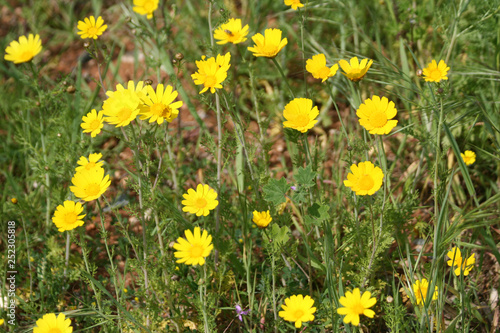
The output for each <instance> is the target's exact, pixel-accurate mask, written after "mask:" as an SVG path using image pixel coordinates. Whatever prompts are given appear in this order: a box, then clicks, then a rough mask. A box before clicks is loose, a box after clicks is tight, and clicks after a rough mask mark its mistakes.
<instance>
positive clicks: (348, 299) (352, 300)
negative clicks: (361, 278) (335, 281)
mask: <svg viewBox="0 0 500 333" xmlns="http://www.w3.org/2000/svg"><path fill="white" fill-rule="evenodd" d="M371 296H372V294H371V293H370V292H369V291H365V292H364V293H363V295H361V292H360V290H359V288H355V289H354V290H353V291H352V293H351V292H350V291H347V292H346V293H345V296H342V297H340V299H339V302H340V304H342V305H343V307H340V308H338V309H337V313H338V314H339V315H345V317H344V323H345V324H349V323H351V324H353V325H354V326H358V325H359V316H360V315H365V316H367V317H368V318H373V316H374V315H375V312H374V311H373V310H370V309H369V308H371V307H372V306H374V305H375V303H377V299H376V298H375V297H371Z"/></svg>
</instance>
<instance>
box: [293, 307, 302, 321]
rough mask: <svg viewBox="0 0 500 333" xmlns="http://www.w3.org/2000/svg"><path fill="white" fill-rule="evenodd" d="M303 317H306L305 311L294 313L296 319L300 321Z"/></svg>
mask: <svg viewBox="0 0 500 333" xmlns="http://www.w3.org/2000/svg"><path fill="white" fill-rule="evenodd" d="M303 315H304V311H302V310H301V309H299V310H297V311H295V313H294V316H295V319H300V318H302V316H303Z"/></svg>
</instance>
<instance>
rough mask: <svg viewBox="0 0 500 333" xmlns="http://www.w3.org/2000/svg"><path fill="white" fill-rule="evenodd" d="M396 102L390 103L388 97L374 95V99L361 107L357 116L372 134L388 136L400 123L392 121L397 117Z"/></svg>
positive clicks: (360, 122)
mask: <svg viewBox="0 0 500 333" xmlns="http://www.w3.org/2000/svg"><path fill="white" fill-rule="evenodd" d="M396 113H397V111H396V108H395V106H394V102H389V100H388V99H387V98H386V97H382V99H380V97H378V96H376V95H374V96H373V97H372V99H369V98H368V99H367V100H365V102H364V103H363V104H361V105H360V106H359V109H358V110H357V111H356V115H357V116H358V117H359V124H360V125H361V126H363V127H364V128H365V129H366V130H367V131H369V132H370V134H379V135H382V134H388V133H389V132H390V131H391V130H392V129H393V128H394V127H395V126H396V125H397V123H398V121H397V120H391V119H392V118H394V117H395V116H396Z"/></svg>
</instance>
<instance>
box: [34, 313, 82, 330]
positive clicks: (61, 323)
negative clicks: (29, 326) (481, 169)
mask: <svg viewBox="0 0 500 333" xmlns="http://www.w3.org/2000/svg"><path fill="white" fill-rule="evenodd" d="M54 332H57V333H71V332H73V327H72V326H71V320H70V319H66V317H65V316H64V313H60V314H59V315H58V316H57V317H56V314H55V313H48V314H46V315H44V316H43V317H42V318H41V319H38V320H37V321H36V326H35V327H34V328H33V333H54Z"/></svg>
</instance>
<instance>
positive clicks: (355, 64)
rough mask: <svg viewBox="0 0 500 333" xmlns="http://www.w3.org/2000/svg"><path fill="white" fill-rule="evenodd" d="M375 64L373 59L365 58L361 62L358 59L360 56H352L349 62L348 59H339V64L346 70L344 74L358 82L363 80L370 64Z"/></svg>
mask: <svg viewBox="0 0 500 333" xmlns="http://www.w3.org/2000/svg"><path fill="white" fill-rule="evenodd" d="M372 64H373V60H371V59H370V61H368V59H363V60H361V63H360V62H359V60H358V57H354V58H351V60H349V62H347V61H346V60H344V59H342V60H340V61H339V65H340V67H341V68H342V70H343V71H344V73H342V74H344V75H345V76H346V77H347V78H348V79H349V80H351V81H354V82H357V81H359V80H361V79H362V78H363V77H364V76H365V74H366V72H368V69H370V66H371V65H372Z"/></svg>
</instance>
